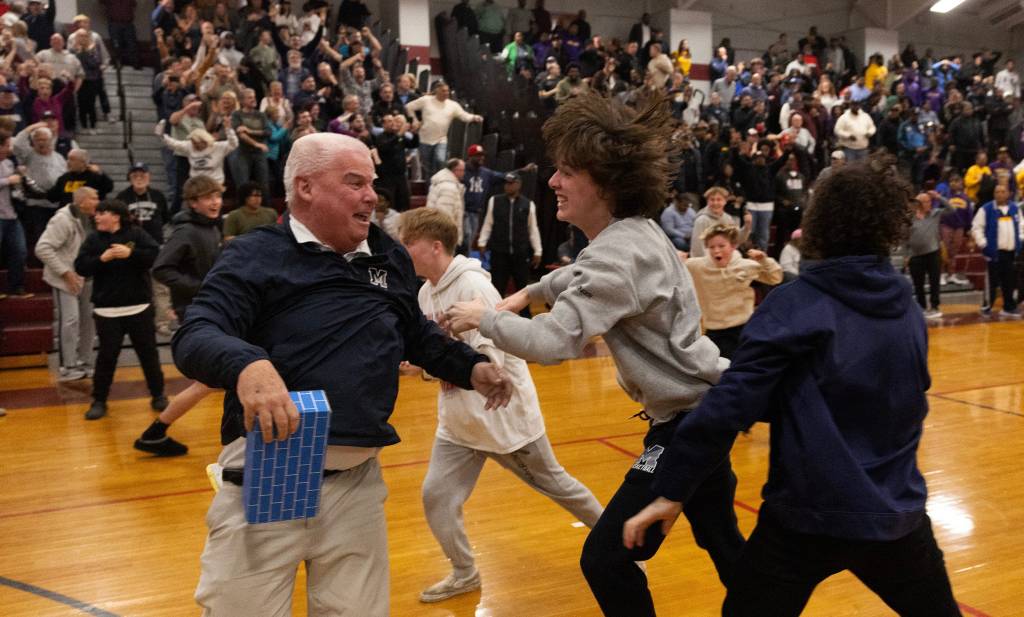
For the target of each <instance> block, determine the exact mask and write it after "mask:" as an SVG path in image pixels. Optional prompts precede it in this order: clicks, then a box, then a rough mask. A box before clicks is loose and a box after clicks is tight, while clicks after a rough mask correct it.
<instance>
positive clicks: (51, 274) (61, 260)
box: [35, 204, 92, 293]
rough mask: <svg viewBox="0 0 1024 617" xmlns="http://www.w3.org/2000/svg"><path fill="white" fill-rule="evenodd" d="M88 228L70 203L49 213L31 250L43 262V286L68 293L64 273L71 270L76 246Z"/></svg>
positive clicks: (90, 226)
mask: <svg viewBox="0 0 1024 617" xmlns="http://www.w3.org/2000/svg"><path fill="white" fill-rule="evenodd" d="M90 231H92V223H91V222H90V220H89V218H88V217H85V216H82V214H81V213H80V212H79V211H78V207H77V206H75V205H74V204H68V205H66V206H64V207H63V208H61V209H60V210H57V213H56V214H54V215H53V217H52V218H51V219H50V222H49V223H47V224H46V231H44V232H43V235H41V236H39V241H38V242H36V250H35V252H36V257H38V258H39V261H41V262H43V280H44V281H46V284H47V285H49V286H50V287H55V288H57V289H59V290H61V291H63V292H65V293H70V292H69V291H68V284H67V282H66V281H65V280H64V274H65V273H66V272H74V271H75V258H76V257H78V249H80V248H81V247H82V242H83V241H84V240H85V236H86V234H88V233H89V232H90Z"/></svg>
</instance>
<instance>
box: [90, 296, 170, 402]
mask: <svg viewBox="0 0 1024 617" xmlns="http://www.w3.org/2000/svg"><path fill="white" fill-rule="evenodd" d="M153 313H154V310H153V305H152V304H150V305H149V306H148V307H147V308H146V310H144V311H142V312H141V313H136V314H135V315H129V316H128V317H100V316H99V315H96V314H95V313H94V314H93V317H94V318H95V320H96V334H97V335H98V336H99V339H100V349H99V352H98V353H97V354H96V372H95V374H94V375H93V378H92V398H93V400H96V401H106V400H107V396H109V395H110V384H111V383H112V382H113V381H114V371H115V370H117V357H118V356H119V355H120V354H121V341H122V340H124V335H125V334H127V335H128V338H129V339H130V340H131V342H132V347H133V348H134V349H135V355H136V356H138V357H139V364H141V365H142V372H143V374H145V376H146V386H147V387H148V388H149V393H150V395H151V396H154V397H155V396H163V393H164V373H163V371H162V370H161V369H160V356H159V354H157V351H156V326H154V325H153Z"/></svg>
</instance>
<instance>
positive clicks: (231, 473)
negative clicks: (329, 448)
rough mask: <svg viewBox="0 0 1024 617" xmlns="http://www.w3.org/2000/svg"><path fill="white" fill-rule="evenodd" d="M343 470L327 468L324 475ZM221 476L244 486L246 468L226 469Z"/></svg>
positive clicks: (328, 475) (331, 474) (226, 480)
mask: <svg viewBox="0 0 1024 617" xmlns="http://www.w3.org/2000/svg"><path fill="white" fill-rule="evenodd" d="M341 472H342V470H341V469H325V470H324V477H325V478H330V477H331V476H333V475H335V474H339V473H341ZM221 478H223V480H224V481H225V482H230V483H232V484H234V485H236V486H242V481H243V480H244V478H245V470H244V469H225V470H224V471H223V472H222V473H221Z"/></svg>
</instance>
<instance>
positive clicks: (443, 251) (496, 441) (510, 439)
mask: <svg viewBox="0 0 1024 617" xmlns="http://www.w3.org/2000/svg"><path fill="white" fill-rule="evenodd" d="M399 229H400V233H401V238H402V244H404V245H405V248H406V250H407V251H408V252H409V256H410V257H411V258H412V263H413V266H415V268H416V274H417V275H418V276H422V277H423V278H425V279H426V283H424V284H423V286H422V287H420V291H419V295H418V302H419V307H420V310H421V311H423V313H424V314H425V315H426V316H427V318H428V319H433V320H438V319H441V318H442V316H443V313H444V311H445V310H446V309H447V308H448V307H449V306H451V305H452V304H453V303H455V302H457V301H460V300H471V299H473V298H475V297H479V298H482V299H483V301H484V302H485V303H486V304H487V305H488V306H492V307H493V306H496V305H497V304H498V302H500V301H501V296H500V295H499V294H498V292H497V290H496V289H495V288H494V285H492V284H491V276H490V274H488V272H487V271H486V270H484V269H483V267H482V266H481V265H480V262H479V261H477V260H476V259H471V258H467V257H464V256H462V255H456V254H455V249H456V246H457V245H458V244H459V242H460V241H461V240H462V236H461V234H460V233H459V230H458V226H457V225H456V224H455V222H454V221H452V220H451V218H450V217H448V216H447V215H445V214H443V213H441V212H439V211H437V210H431V209H427V208H417V209H415V210H410V211H408V212H405V213H403V214H402V217H401V222H400V223H399ZM455 338H457V339H458V340H461V341H464V342H465V343H466V344H467V345H469V346H470V347H472V348H473V349H475V350H476V351H478V352H479V353H482V354H485V355H486V356H488V357H489V358H492V359H493V360H494V361H495V362H496V363H498V364H500V365H501V366H502V367H504V369H505V372H506V373H507V374H508V376H509V379H510V380H511V381H512V384H513V393H512V400H511V401H510V402H509V404H508V406H507V407H505V408H503V409H500V410H495V411H489V410H487V409H486V408H485V404H486V402H487V401H486V399H485V398H484V397H482V396H480V394H478V393H476V392H469V391H464V390H456V389H454V388H451V387H450V386H449V385H448V384H444V383H442V384H441V388H440V391H439V392H438V396H437V414H438V422H437V433H436V434H435V436H434V446H433V449H432V451H431V454H430V466H429V467H428V468H427V476H426V478H424V480H423V509H424V511H425V512H426V516H427V524H428V525H430V530H431V531H432V532H433V534H434V537H435V538H436V539H437V541H438V543H440V545H441V548H442V550H444V554H445V556H446V557H447V558H448V560H449V561H450V562H451V566H452V572H451V573H449V574H448V576H446V577H445V578H444V579H442V580H441V581H440V582H438V583H436V584H434V585H431V586H430V587H428V588H427V589H425V590H424V591H423V592H422V593H421V594H420V601H421V602H439V601H441V600H445V599H447V598H450V597H452V596H455V595H459V594H462V593H466V592H469V591H472V590H474V589H478V588H479V587H480V573H479V571H478V570H477V568H476V565H475V563H474V557H473V551H472V548H471V545H470V542H469V538H468V537H467V536H466V529H465V526H464V525H463V523H462V506H463V504H464V503H465V502H466V500H467V499H469V496H470V494H471V493H472V492H473V488H474V487H475V486H476V482H477V479H478V477H479V475H480V472H481V470H482V469H483V466H484V463H486V462H487V459H491V460H493V461H495V462H496V463H498V464H499V465H501V466H502V467H504V468H505V469H507V470H509V471H510V472H512V473H513V474H515V475H516V476H517V477H518V478H519V479H520V480H522V481H523V482H525V483H526V485H527V486H529V487H530V488H532V489H534V490H536V491H537V492H539V493H541V494H542V495H544V496H546V497H548V498H550V499H551V500H553V501H554V502H555V503H557V504H558V505H560V506H562V507H563V508H565V509H566V510H568V511H569V512H570V513H571V514H572V515H573V516H575V517H576V518H578V519H579V520H580V521H582V522H583V523H584V524H585V525H586V526H587V527H593V526H594V524H595V523H596V522H597V519H598V518H599V517H600V516H601V511H602V507H601V504H600V503H598V501H597V499H596V498H595V497H594V495H593V494H592V493H591V492H590V490H588V489H587V487H585V486H584V485H583V484H582V483H580V481H579V480H577V479H576V478H574V477H572V476H571V475H569V473H568V472H566V471H565V469H564V468H563V467H562V466H561V465H560V464H559V463H558V460H557V459H555V453H554V452H553V451H552V449H551V443H550V442H549V441H548V437H547V434H546V432H545V430H544V418H543V416H542V415H541V409H540V401H539V400H538V398H537V390H536V388H535V387H534V384H533V379H532V378H531V377H530V370H529V368H528V367H527V365H526V362H525V361H524V360H522V359H521V358H517V357H516V356H513V355H512V354H509V353H505V352H503V351H501V350H499V349H497V348H496V347H495V346H494V344H493V343H492V342H491V341H490V339H488V338H486V337H485V336H483V335H482V334H480V331H479V330H470V331H468V332H463V333H461V334H458V335H455ZM425 378H426V376H425Z"/></svg>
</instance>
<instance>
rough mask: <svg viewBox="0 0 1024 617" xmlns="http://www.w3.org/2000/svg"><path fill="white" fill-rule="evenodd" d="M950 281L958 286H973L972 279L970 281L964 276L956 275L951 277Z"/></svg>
mask: <svg viewBox="0 0 1024 617" xmlns="http://www.w3.org/2000/svg"><path fill="white" fill-rule="evenodd" d="M949 280H951V281H953V282H954V283H956V284H957V285H970V284H971V281H970V279H968V278H967V277H966V276H964V275H963V274H954V275H953V276H951V277H949Z"/></svg>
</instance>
